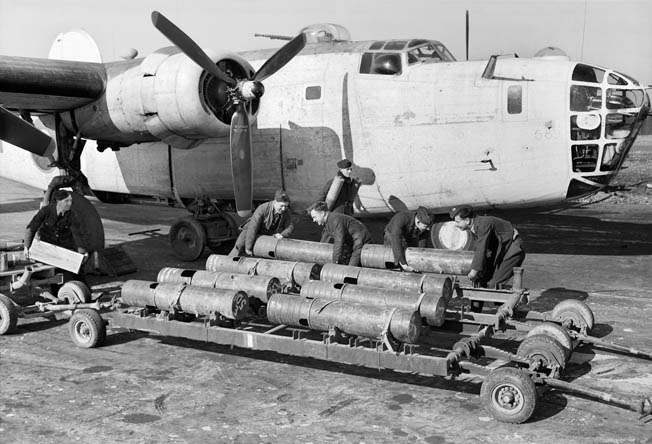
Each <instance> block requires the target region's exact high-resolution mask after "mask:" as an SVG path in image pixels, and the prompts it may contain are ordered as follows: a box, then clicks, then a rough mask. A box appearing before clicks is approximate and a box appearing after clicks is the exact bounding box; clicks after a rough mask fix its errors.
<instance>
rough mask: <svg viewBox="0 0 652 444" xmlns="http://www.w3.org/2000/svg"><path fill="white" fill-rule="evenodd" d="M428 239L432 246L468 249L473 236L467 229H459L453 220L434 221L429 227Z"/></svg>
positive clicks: (470, 246) (447, 248)
mask: <svg viewBox="0 0 652 444" xmlns="http://www.w3.org/2000/svg"><path fill="white" fill-rule="evenodd" d="M430 241H431V242H432V246H433V247H434V248H443V249H446V250H455V251H461V250H470V249H471V248H472V247H473V236H471V235H470V234H469V232H468V231H463V230H460V229H459V228H457V227H456V226H455V222H453V221H447V222H436V223H435V224H433V226H432V228H431V229H430Z"/></svg>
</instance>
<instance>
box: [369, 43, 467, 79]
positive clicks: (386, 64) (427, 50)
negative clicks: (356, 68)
mask: <svg viewBox="0 0 652 444" xmlns="http://www.w3.org/2000/svg"><path fill="white" fill-rule="evenodd" d="M454 61H455V57H453V55H452V54H451V53H450V51H448V49H447V48H446V47H445V46H444V45H443V44H441V43H439V42H438V41H436V40H424V39H412V40H379V41H375V42H371V44H370V45H369V48H368V49H367V50H366V51H365V52H364V53H363V54H362V60H361V62H360V73H361V74H381V75H396V74H400V73H401V72H402V71H403V64H404V63H407V64H408V65H413V64H416V63H438V62H454Z"/></svg>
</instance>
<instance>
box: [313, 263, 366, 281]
mask: <svg viewBox="0 0 652 444" xmlns="http://www.w3.org/2000/svg"><path fill="white" fill-rule="evenodd" d="M360 270H361V268H360V267H354V266H352V265H341V264H324V266H323V267H321V271H320V273H319V279H320V280H322V281H327V282H343V283H351V284H357V282H358V275H359V274H360Z"/></svg>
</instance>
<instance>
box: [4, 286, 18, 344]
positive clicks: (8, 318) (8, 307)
mask: <svg viewBox="0 0 652 444" xmlns="http://www.w3.org/2000/svg"><path fill="white" fill-rule="evenodd" d="M17 323H18V310H17V309H16V306H15V305H14V303H13V301H12V300H11V299H9V298H8V297H7V296H5V295H4V294H2V293H0V336H2V335H4V334H5V333H11V332H12V331H14V329H15V328H16V324H17Z"/></svg>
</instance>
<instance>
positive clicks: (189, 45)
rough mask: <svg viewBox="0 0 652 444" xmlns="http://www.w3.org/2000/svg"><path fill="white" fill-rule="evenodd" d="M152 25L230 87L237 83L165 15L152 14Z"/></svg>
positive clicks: (154, 12)
mask: <svg viewBox="0 0 652 444" xmlns="http://www.w3.org/2000/svg"><path fill="white" fill-rule="evenodd" d="M152 24H153V25H154V27H155V28H156V29H158V30H159V31H160V32H161V34H163V35H164V36H165V37H167V39H168V40H169V41H171V42H172V43H173V44H174V45H176V46H177V47H178V48H179V49H180V50H181V51H183V53H184V54H185V55H187V56H188V57H189V58H190V59H191V60H192V61H194V62H195V63H196V64H198V65H199V66H200V67H202V68H203V69H204V70H206V71H208V72H209V73H211V74H212V75H214V76H215V77H217V78H218V79H220V80H222V81H223V82H226V83H227V84H229V85H230V86H234V85H235V84H236V81H235V80H234V79H232V78H231V77H229V76H227V75H226V74H225V73H224V71H222V70H221V69H220V68H218V67H217V65H216V64H215V63H214V62H213V61H212V60H211V59H210V57H208V56H207V55H206V53H205V52H204V51H203V50H202V49H201V48H200V47H199V45H197V44H196V43H195V42H194V41H193V40H192V39H191V38H190V37H188V36H187V35H186V33H184V32H183V31H182V30H181V29H179V28H178V27H177V26H176V25H175V24H174V23H172V22H171V21H170V20H168V19H167V18H165V16H164V15H163V14H161V13H160V12H158V11H153V12H152Z"/></svg>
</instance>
